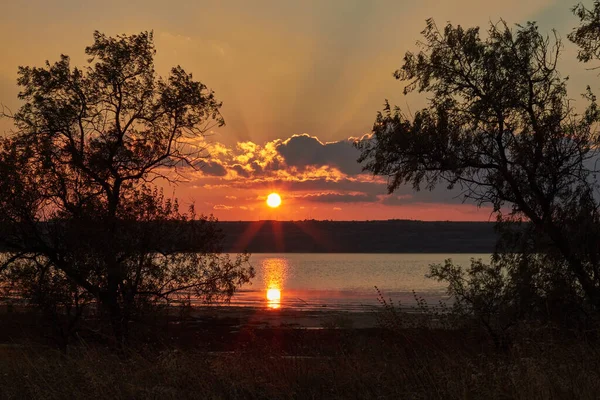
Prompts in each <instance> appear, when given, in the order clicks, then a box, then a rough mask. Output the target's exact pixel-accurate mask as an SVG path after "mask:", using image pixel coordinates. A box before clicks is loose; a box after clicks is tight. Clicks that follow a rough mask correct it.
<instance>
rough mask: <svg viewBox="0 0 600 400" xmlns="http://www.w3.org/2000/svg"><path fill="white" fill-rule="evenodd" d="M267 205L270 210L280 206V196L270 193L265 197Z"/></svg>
mask: <svg viewBox="0 0 600 400" xmlns="http://www.w3.org/2000/svg"><path fill="white" fill-rule="evenodd" d="M267 205H268V206H269V207H271V208H277V207H279V206H280V205H281V196H279V195H278V194H277V193H271V194H270V195H269V196H267Z"/></svg>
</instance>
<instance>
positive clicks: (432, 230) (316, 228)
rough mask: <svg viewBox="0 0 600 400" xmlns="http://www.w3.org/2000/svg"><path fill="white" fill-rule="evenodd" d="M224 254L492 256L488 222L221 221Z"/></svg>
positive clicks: (492, 233)
mask: <svg viewBox="0 0 600 400" xmlns="http://www.w3.org/2000/svg"><path fill="white" fill-rule="evenodd" d="M218 226H219V228H220V229H221V230H222V231H223V233H224V235H225V238H224V240H223V250H224V251H226V252H241V251H248V252H250V253H283V252H287V253H491V252H493V250H494V245H495V244H496V241H497V239H498V237H497V234H496V232H495V231H494V224H493V223H488V222H423V221H409V220H388V221H315V220H308V221H252V222H246V221H240V222H229V221H220V222H219V223H218Z"/></svg>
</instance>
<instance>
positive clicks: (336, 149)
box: [277, 134, 362, 175]
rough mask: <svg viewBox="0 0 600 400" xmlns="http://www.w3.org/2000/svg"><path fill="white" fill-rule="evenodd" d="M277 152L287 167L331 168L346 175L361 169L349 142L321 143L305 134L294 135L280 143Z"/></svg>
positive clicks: (356, 153)
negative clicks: (325, 166)
mask: <svg viewBox="0 0 600 400" xmlns="http://www.w3.org/2000/svg"><path fill="white" fill-rule="evenodd" d="M277 151H278V152H279V154H281V156H282V157H283V159H284V160H285V163H286V164H287V165H288V166H292V167H297V168H300V169H302V168H305V167H308V166H317V167H320V166H324V165H328V166H333V167H336V168H337V169H339V170H340V171H341V172H342V173H344V174H346V175H357V174H360V173H361V171H362V167H361V166H360V164H358V162H356V160H357V159H358V157H359V155H360V151H358V150H357V149H356V148H354V146H353V145H352V141H351V140H341V141H339V142H331V143H322V142H321V141H320V140H319V139H317V138H316V137H314V136H310V135H307V134H303V135H294V136H292V137H291V138H289V139H287V140H285V141H283V142H281V144H280V145H278V146H277Z"/></svg>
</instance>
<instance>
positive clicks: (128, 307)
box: [0, 32, 254, 342]
mask: <svg viewBox="0 0 600 400" xmlns="http://www.w3.org/2000/svg"><path fill="white" fill-rule="evenodd" d="M85 52H86V54H87V55H88V56H89V57H90V58H89V60H88V65H87V66H86V67H85V68H84V69H79V68H72V67H71V66H70V60H69V57H67V56H64V55H62V56H61V58H60V60H59V61H58V62H56V63H54V64H52V65H51V64H50V63H49V62H47V63H46V66H45V67H42V68H36V67H20V68H19V78H18V84H19V85H20V87H21V92H20V94H19V98H20V99H21V100H23V105H22V106H21V108H20V109H19V110H18V111H17V112H16V113H15V114H14V115H9V117H10V118H12V120H13V121H14V124H15V126H16V132H15V133H14V135H12V136H11V137H10V138H8V139H6V140H4V142H3V143H2V154H1V157H0V175H1V178H2V179H1V180H0V223H2V226H3V227H4V233H3V235H2V238H1V239H2V243H3V244H4V246H5V247H6V248H8V249H9V250H10V251H11V253H10V254H11V255H10V257H9V258H8V260H7V261H6V262H5V263H4V271H5V272H7V271H10V272H11V273H10V274H5V275H4V277H5V278H7V279H8V278H10V277H11V276H12V277H14V276H15V272H18V271H25V270H24V269H23V268H22V266H23V265H27V267H28V268H29V271H31V268H33V270H34V271H36V273H37V274H38V275H39V274H44V276H48V273H50V274H52V275H53V276H60V277H61V278H64V279H66V280H67V281H68V283H69V284H71V285H73V284H74V285H76V288H77V290H83V291H85V293H87V294H89V295H91V296H93V298H94V299H95V300H96V301H97V302H98V304H100V305H101V306H102V309H103V310H104V311H105V312H106V313H107V315H108V316H109V317H110V321H111V324H112V327H113V331H114V335H115V337H116V338H117V339H118V340H119V341H120V342H123V341H124V340H126V338H127V324H128V321H129V319H130V318H132V317H133V315H134V314H135V312H137V311H139V310H141V309H142V308H143V304H147V303H148V302H153V301H158V300H159V299H162V300H165V301H166V300H168V299H172V298H173V297H177V296H189V295H194V296H199V297H200V298H201V299H204V300H210V299H212V298H214V297H215V296H218V297H224V298H229V297H230V296H231V295H232V294H233V293H234V291H235V289H236V288H237V287H238V286H239V285H241V284H243V283H246V282H248V281H249V279H250V278H251V277H252V276H253V273H254V272H253V269H252V267H251V266H249V265H248V264H247V256H246V255H242V256H239V257H237V258H236V259H234V260H230V259H229V257H228V256H226V255H223V254H219V251H220V248H219V241H220V236H219V233H218V232H217V230H216V227H215V224H214V222H215V221H214V219H212V218H207V217H200V218H197V217H196V215H195V213H194V212H193V209H190V212H189V213H181V212H180V211H179V206H178V204H177V202H176V201H174V200H170V199H165V198H164V197H163V195H162V192H161V191H160V190H158V189H157V186H156V181H157V180H158V179H163V180H167V181H172V182H176V181H179V180H181V177H182V173H184V172H185V170H186V169H187V170H189V169H197V168H199V167H200V166H201V164H202V160H203V157H204V154H203V146H202V143H203V135H204V133H205V132H207V130H209V129H211V128H212V127H214V126H221V125H223V123H224V121H223V119H222V117H221V115H220V113H219V108H220V106H221V103H219V102H217V101H216V100H215V97H214V94H213V92H212V91H210V90H208V89H207V88H206V86H205V85H203V84H202V83H200V82H197V81H195V80H194V79H193V77H192V75H191V74H189V73H187V72H185V71H184V70H183V69H182V68H181V67H179V66H177V67H175V68H173V69H172V70H171V73H170V75H169V77H168V78H166V79H163V78H157V77H156V74H155V71H154V54H155V49H154V44H153V38H152V33H148V32H142V33H140V34H138V35H132V36H126V35H121V36H117V37H107V36H105V35H104V34H101V33H99V32H95V33H94V43H93V44H92V45H91V46H89V47H87V48H86V49H85ZM30 273H31V272H30Z"/></svg>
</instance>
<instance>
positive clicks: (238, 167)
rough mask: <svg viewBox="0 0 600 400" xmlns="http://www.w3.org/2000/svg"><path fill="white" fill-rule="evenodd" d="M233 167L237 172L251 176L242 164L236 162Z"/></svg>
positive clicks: (246, 176) (243, 175)
mask: <svg viewBox="0 0 600 400" xmlns="http://www.w3.org/2000/svg"><path fill="white" fill-rule="evenodd" d="M231 169H232V170H234V171H235V172H237V174H238V175H239V176H241V177H244V178H249V177H250V173H249V172H248V171H246V170H245V169H244V167H242V166H241V165H240V164H235V165H232V166H231Z"/></svg>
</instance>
